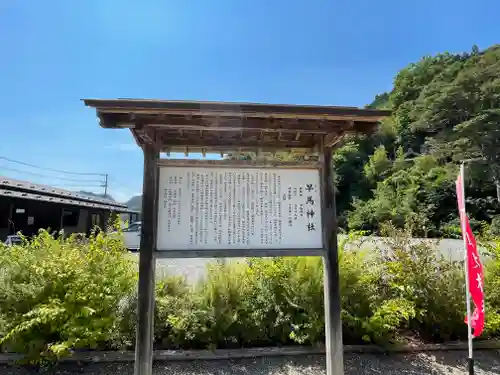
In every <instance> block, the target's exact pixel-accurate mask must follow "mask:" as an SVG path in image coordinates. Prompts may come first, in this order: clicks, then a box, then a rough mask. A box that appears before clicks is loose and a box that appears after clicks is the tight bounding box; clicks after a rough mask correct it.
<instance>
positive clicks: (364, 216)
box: [334, 45, 500, 237]
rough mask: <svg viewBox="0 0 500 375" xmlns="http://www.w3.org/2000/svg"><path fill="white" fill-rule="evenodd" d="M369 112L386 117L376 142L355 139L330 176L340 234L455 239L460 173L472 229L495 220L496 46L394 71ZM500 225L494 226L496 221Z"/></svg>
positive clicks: (499, 185) (499, 165) (499, 62)
mask: <svg viewBox="0 0 500 375" xmlns="http://www.w3.org/2000/svg"><path fill="white" fill-rule="evenodd" d="M369 107H372V108H388V109H391V110H392V111H393V115H392V117H391V118H389V119H387V121H385V122H384V123H383V124H382V125H381V127H380V129H379V131H378V133H377V134H375V135H374V136H370V137H363V136H361V137H353V138H350V139H348V140H346V142H345V144H344V145H343V146H342V147H341V148H340V149H338V150H337V152H336V153H335V156H334V167H335V170H336V179H337V189H338V195H337V203H338V214H339V219H340V224H341V226H342V227H343V228H345V229H354V230H365V231H368V232H370V233H376V234H379V232H380V228H381V224H382V223H384V222H388V221H392V222H393V224H394V225H396V226H398V227H407V228H410V229H411V230H412V231H413V234H414V235H416V236H427V237H437V236H450V235H451V236H453V234H454V233H456V230H457V222H458V220H457V218H458V217H457V216H458V214H457V208H456V200H455V199H456V198H455V179H456V176H457V173H458V168H459V163H460V161H462V160H467V159H469V160H470V159H473V161H469V162H468V163H467V167H466V181H467V183H466V194H467V197H468V199H467V209H468V211H469V214H470V216H471V219H472V220H473V223H475V225H476V227H478V226H480V225H481V226H482V227H483V228H484V226H485V225H486V224H491V223H492V222H493V223H494V225H492V226H491V230H493V231H494V230H496V227H497V225H496V221H497V215H500V205H499V203H498V200H499V199H500V154H499V151H500V45H496V46H493V47H490V48H488V49H487V50H485V51H479V50H478V48H477V47H473V48H472V52H470V53H462V54H450V53H445V54H440V55H437V56H432V57H424V58H422V59H421V60H420V61H419V62H417V63H414V64H411V65H409V66H408V67H406V68H405V69H403V70H401V71H400V72H399V73H398V74H397V75H396V77H395V79H394V87H393V89H392V91H391V92H389V93H383V94H381V95H377V96H376V98H375V100H374V101H373V103H372V104H371V105H369ZM498 218H500V216H498Z"/></svg>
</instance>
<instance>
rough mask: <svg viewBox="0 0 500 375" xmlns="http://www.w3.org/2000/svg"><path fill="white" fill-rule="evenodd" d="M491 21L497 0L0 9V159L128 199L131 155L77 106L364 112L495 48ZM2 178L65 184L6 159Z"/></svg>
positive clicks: (135, 189)
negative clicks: (97, 101)
mask: <svg viewBox="0 0 500 375" xmlns="http://www.w3.org/2000/svg"><path fill="white" fill-rule="evenodd" d="M306 4H307V5H306ZM498 14H500V3H499V2H498V1H497V0H484V1H481V0H479V1H477V2H472V1H470V0H469V1H463V0H453V1H452V0H439V1H436V0H432V1H431V0H421V1H418V2H415V1H414V2H405V1H395V0H379V1H366V0H325V1H322V0H321V1H320V0H311V1H309V2H305V1H295V0H288V1H281V0H274V1H263V0H253V1H230V0H212V1H201V0H198V1H189V0H184V1H169V0H161V1H160V0H158V1H152V0H149V1H148V0H142V1H127V0H85V1H67V0H66V1H63V0H60V1H51V0H45V1H33V0H0V47H1V51H2V52H1V58H0V111H1V113H2V116H1V118H0V129H1V130H2V139H1V141H0V156H2V157H7V158H10V159H14V160H19V161H23V162H25V163H29V164H34V165H37V166H41V167H46V168H55V169H62V170H67V171H73V172H96V173H109V174H110V189H109V191H110V193H111V194H112V195H114V196H115V197H116V198H117V199H119V200H126V199H128V198H129V197H130V196H132V195H134V194H137V193H140V191H141V189H142V153H141V151H140V150H139V148H138V147H137V146H135V145H134V143H133V140H132V136H131V135H130V133H129V132H128V131H127V130H123V131H121V130H104V129H101V128H100V127H99V126H98V123H97V121H96V118H95V112H94V111H92V110H91V109H89V108H86V107H85V106H84V105H83V103H82V102H81V101H80V99H81V98H117V97H129V98H160V99H186V100H214V101H219V100H221V101H225V100H226V101H247V102H248V101H250V102H252V101H254V102H269V103H291V104H332V105H356V106H363V105H365V104H367V103H369V102H371V100H372V99H373V97H374V96H375V94H377V93H380V92H383V91H387V90H390V88H391V84H392V80H393V78H394V75H395V74H396V72H397V71H398V70H399V69H401V68H403V67H404V66H406V65H407V64H408V63H410V62H413V61H416V60H418V59H419V58H420V57H421V56H423V55H429V54H435V53H437V52H444V51H450V52H460V51H464V50H465V51H468V50H470V49H471V46H472V45H473V44H477V45H478V46H479V47H480V48H485V47H488V46H490V45H492V44H494V43H498V42H499V41H500V40H499V37H500V23H499V22H498ZM13 169H16V170H21V171H23V172H22V173H20V172H15V171H13ZM27 172H29V173H27ZM33 173H38V174H42V175H44V176H43V177H42V176H36V175H34V174H33ZM0 175H7V176H11V177H15V178H20V179H28V180H32V181H35V182H39V183H47V184H52V185H59V186H63V185H64V186H67V185H68V184H69V185H72V184H73V182H69V181H65V180H61V179H58V178H60V177H65V178H69V179H73V178H75V176H69V175H62V174H56V173H51V172H47V171H43V170H37V169H33V168H28V167H26V166H22V165H16V164H15V163H10V162H7V161H4V160H0ZM49 176H51V177H49ZM80 178H82V177H78V176H76V179H80ZM75 184H83V183H82V182H79V181H78V182H76V183H75ZM75 188H76V187H75ZM87 190H94V191H99V190H100V189H99V188H88V189H87Z"/></svg>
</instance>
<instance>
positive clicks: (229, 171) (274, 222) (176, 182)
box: [156, 166, 323, 251]
mask: <svg viewBox="0 0 500 375" xmlns="http://www.w3.org/2000/svg"><path fill="white" fill-rule="evenodd" d="M156 247H157V250H158V251H162V250H204V249H206V250H219V249H228V250H230V249H320V248H322V247H323V240H322V227H321V202H320V177H319V170H317V169H280V168H228V167H212V166H210V167H191V166H187V167H186V166H182V167H178V166H162V167H160V173H159V202H158V230H157V246H156Z"/></svg>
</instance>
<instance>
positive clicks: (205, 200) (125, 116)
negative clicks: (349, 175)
mask: <svg viewBox="0 0 500 375" xmlns="http://www.w3.org/2000/svg"><path fill="white" fill-rule="evenodd" d="M84 101H85V104H86V105H88V106H91V107H93V108H95V109H96V112H97V116H98V118H99V121H100V124H101V126H102V127H105V128H129V129H130V130H131V132H132V134H133V136H134V138H135V140H136V142H137V144H138V145H139V146H140V147H141V148H142V150H143V153H144V179H143V201H142V232H141V245H140V255H139V289H138V320H137V341H136V360H135V374H136V375H151V374H152V358H153V316H154V303H155V301H154V289H155V288H154V286H155V285H154V284H155V259H156V258H160V257H166V258H181V257H184V258H185V257H270V256H303V255H309V256H322V257H323V264H324V271H325V272H324V277H325V278H324V293H325V334H326V354H327V374H328V375H341V374H343V373H344V372H343V350H342V321H341V305H340V288H339V263H338V248H337V223H336V215H335V191H334V180H333V174H332V150H333V148H334V147H337V146H338V145H339V144H340V143H341V142H342V140H343V139H344V137H345V135H347V134H353V133H365V134H367V133H369V132H371V131H372V130H373V129H375V128H376V126H377V123H378V121H380V120H381V119H383V118H384V117H386V116H388V115H389V114H390V113H389V112H388V111H379V110H372V109H359V108H355V107H326V106H291V105H268V104H251V103H221V102H217V103H215V102H184V101H156V100H129V99H118V100H96V99H86V100H84ZM160 152H165V153H167V154H169V153H171V152H183V153H185V154H186V155H189V153H191V152H200V153H201V154H202V155H203V156H205V154H206V153H211V152H220V153H221V155H227V154H228V153H231V154H233V156H235V159H239V158H238V154H239V153H242V152H243V153H246V152H255V155H256V156H257V160H256V161H248V160H246V161H244V160H218V161H214V160H211V161H207V160H196V161H193V160H164V159H160ZM263 152H271V153H275V152H285V153H288V154H291V155H294V158H293V159H294V160H295V161H277V160H276V159H271V160H259V157H258V156H259V155H261V154H262V153H263ZM315 156H317V158H315ZM307 159H313V160H307ZM179 171H180V172H179ZM290 171H294V173H290ZM301 173H302V174H303V176H306V175H307V176H308V178H312V176H314V175H316V173H317V175H316V177H317V179H316V182H313V183H311V182H310V181H312V180H307V181H308V182H304V184H305V185H304V184H302V182H301V181H299V178H300V176H299V175H300V174H301ZM216 176H217V178H216ZM187 179H190V182H189V185H188V184H187ZM297 181H298V182H297ZM304 181H306V180H304ZM207 184H208V185H209V186H211V187H209V188H208V189H207ZM306 185H316V187H315V188H316V191H314V194H316V195H313V190H314V187H311V191H308V193H311V194H302V195H301V191H300V188H301V187H302V188H303V189H304V188H305V186H306ZM289 186H290V187H291V191H290V190H288V187H289ZM285 187H286V189H285ZM229 188H230V189H232V193H231V192H228V189H229ZM309 188H310V187H309V186H308V189H309ZM196 191H197V192H196ZM179 192H180V193H179ZM186 192H189V193H190V194H191V197H186ZM182 193H184V194H182ZM302 193H304V191H302ZM179 194H180V195H179ZM179 196H181V197H179ZM261 198H262V201H263V203H262V207H256V206H255V205H254V206H252V202H254V203H255V200H256V199H258V200H259V201H261ZM221 200H223V201H224V202H225V203H224V204H223V205H222V206H223V207H221V205H220V202H221ZM214 201H216V202H218V206H217V207H214V205H213V202H214ZM235 201H236V203H235ZM211 204H212V205H211ZM301 205H302V208H301ZM224 206H227V207H226V208H224ZM290 207H292V209H291V211H290ZM313 208H314V209H313ZM231 209H233V210H234V211H233V212H235V213H236V217H237V219H234V218H233V217H232V216H231V215H230V211H231ZM308 209H311V211H307V210H308ZM313 211H314V212H313ZM284 213H288V215H284ZM208 215H212V216H213V218H214V220H211V218H210V217H208ZM242 216H245V217H243V218H242ZM284 216H286V220H285V219H284V218H283V217H284ZM188 217H189V218H188ZM252 217H258V218H259V220H258V221H259V222H257V221H255V220H254V221H253V222H252ZM280 225H281V226H280ZM294 225H297V226H296V227H294ZM159 226H160V227H159ZM287 226H290V228H292V229H289V228H288V227H287ZM305 228H307V229H305ZM318 229H321V231H320V232H319V231H317V230H318ZM174 230H175V233H179V237H174V236H173V231H174ZM291 230H293V232H294V235H295V233H299V239H298V240H294V241H290V240H289V238H288V237H290V236H291ZM311 232H314V233H311Z"/></svg>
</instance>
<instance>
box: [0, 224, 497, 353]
mask: <svg viewBox="0 0 500 375" xmlns="http://www.w3.org/2000/svg"><path fill="white" fill-rule="evenodd" d="M384 230H385V231H386V233H387V235H388V237H387V238H386V240H385V242H384V243H383V246H380V248H374V245H373V243H369V245H368V246H365V245H364V244H363V243H362V241H361V239H360V238H359V237H356V236H354V235H350V236H348V237H346V238H345V239H344V240H342V241H340V243H339V262H340V290H341V296H342V318H343V335H344V342H345V343H347V344H359V343H364V342H368V343H376V344H379V345H391V344H393V343H397V342H400V341H401V340H403V339H405V338H406V337H408V336H412V337H415V336H417V337H418V338H420V339H423V340H430V341H434V342H436V341H437V342H440V341H447V340H455V339H463V338H466V325H465V324H464V322H463V320H464V314H465V303H464V295H465V291H464V278H463V265H462V264H461V263H453V262H450V261H447V260H446V259H444V258H442V257H440V256H438V254H437V249H436V246H435V244H434V243H432V242H426V243H423V242H416V241H414V240H412V239H411V238H410V237H409V235H408V233H407V232H404V231H402V230H397V229H394V227H385V228H384ZM486 246H487V248H488V250H489V253H490V254H491V255H492V256H491V258H490V260H488V261H487V262H486V264H485V268H486V296H487V301H486V302H487V303H486V309H487V322H486V332H485V335H484V337H496V336H498V334H499V332H500V292H499V290H500V258H499V257H498V256H499V255H500V241H494V240H491V239H489V240H488V242H487V244H486ZM0 267H1V270H2V273H1V274H0V337H1V343H2V345H3V350H8V351H16V352H23V353H26V354H28V358H32V359H40V358H49V359H50V358H59V357H61V356H63V355H66V354H69V353H70V352H71V350H74V349H104V348H114V349H131V348H133V346H134V344H135V326H136V319H137V314H136V305H137V295H136V289H135V286H136V281H137V274H136V269H137V268H136V264H135V263H134V261H132V258H131V257H130V256H128V255H126V253H125V252H124V250H123V244H122V239H121V234H120V233H119V232H108V233H105V232H101V233H98V234H97V233H96V234H94V235H92V236H91V237H90V238H89V239H88V241H85V243H84V242H82V241H81V240H79V239H78V237H77V236H72V237H70V238H67V239H62V238H53V237H51V236H50V235H49V234H48V233H47V232H43V231H42V232H41V233H40V234H39V235H38V236H36V237H35V238H33V239H31V240H27V239H25V242H24V244H23V245H21V246H14V247H2V248H0ZM154 338H155V347H156V348H162V349H204V348H210V349H213V348H236V347H249V346H276V345H291V344H305V345H315V344H318V343H321V342H323V341H324V296H323V264H322V259H321V258H319V257H284V258H252V259H247V260H245V261H240V262H229V263H227V264H226V263H222V264H221V263H217V262H213V263H212V264H210V266H209V267H208V269H207V273H206V276H205V277H204V279H203V280H201V281H200V282H199V283H197V284H196V285H189V284H188V283H187V282H186V281H185V280H184V279H183V278H182V277H173V276H171V277H167V278H165V279H163V280H161V281H160V282H158V283H157V285H156V306H155V321H154Z"/></svg>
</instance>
